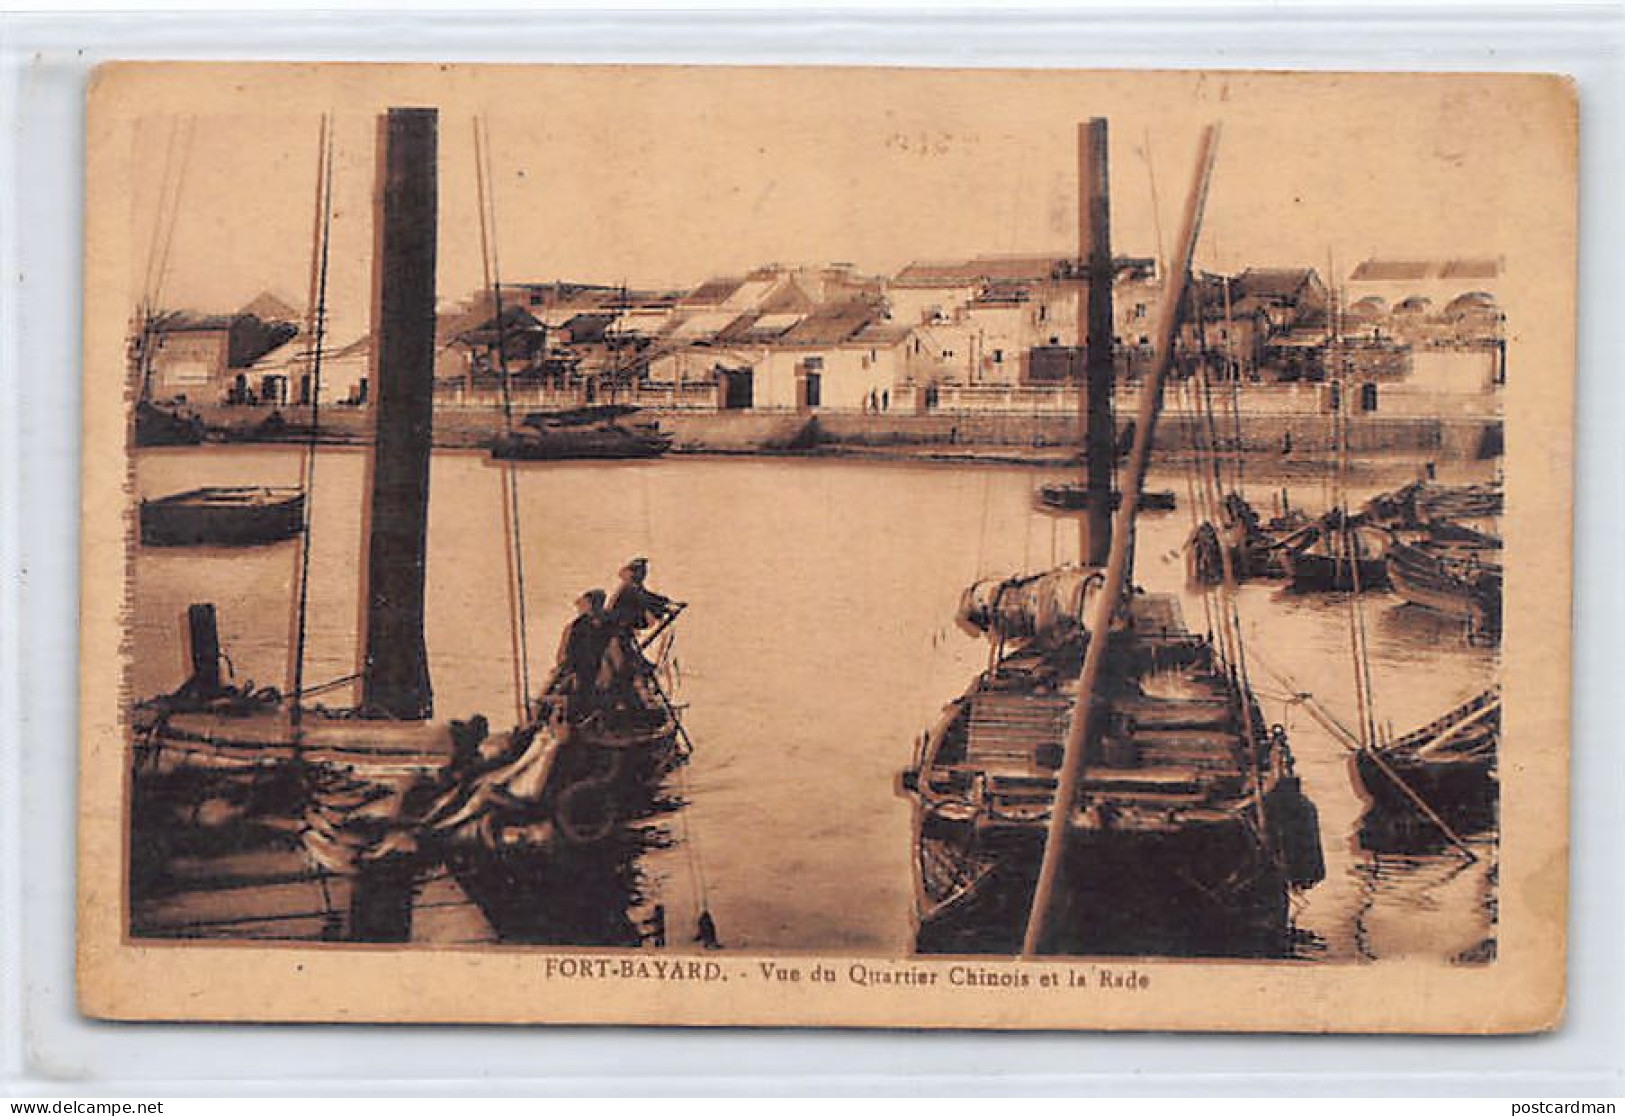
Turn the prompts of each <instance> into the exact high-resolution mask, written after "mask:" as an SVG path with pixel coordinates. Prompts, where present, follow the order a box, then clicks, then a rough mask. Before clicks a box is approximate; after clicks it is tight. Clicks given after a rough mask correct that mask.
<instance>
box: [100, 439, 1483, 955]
mask: <svg viewBox="0 0 1625 1116" xmlns="http://www.w3.org/2000/svg"><path fill="white" fill-rule="evenodd" d="M299 466H300V451H299V450H298V449H297V448H295V447H286V446H282V447H249V446H243V447H209V448H205V449H177V450H146V451H142V452H141V453H139V454H137V455H136V458H135V471H134V485H135V490H136V494H137V495H138V496H141V497H148V498H150V497H156V496H160V495H166V494H169V493H172V492H176V491H179V490H183V489H187V488H193V487H197V486H200V485H205V484H265V485H292V484H294V483H296V481H297V478H298V475H299ZM1359 475H1360V486H1361V490H1360V491H1357V492H1356V496H1357V497H1358V496H1360V495H1363V494H1365V493H1369V492H1375V491H1379V490H1384V489H1388V488H1393V487H1397V486H1398V485H1400V484H1403V483H1405V482H1406V481H1408V480H1411V479H1413V478H1414V475H1415V471H1414V465H1407V466H1392V467H1389V468H1387V469H1386V471H1385V470H1384V469H1382V468H1378V469H1375V470H1366V471H1364V472H1362V473H1361V474H1359ZM1057 479H1062V477H1061V475H1060V474H1059V473H1057V472H1056V471H1054V470H1048V471H1046V470H1042V469H1036V468H1030V467H993V466H964V465H960V466H944V465H933V464H909V463H896V462H878V461H851V460H818V459H789V458H735V459H721V458H667V459H664V460H659V461H652V462H625V463H587V462H581V463H575V462H563V463H547V464H543V463H535V464H525V465H521V466H519V467H518V468H517V483H518V490H519V505H520V528H521V534H520V539H521V542H522V546H523V551H524V572H525V590H526V605H527V614H528V621H529V622H528V640H527V643H528V652H529V659H530V673H531V676H532V679H531V687H532V689H533V690H534V689H535V688H536V687H537V686H539V684H540V683H541V681H542V680H543V679H544V678H545V677H546V674H547V672H548V671H549V670H550V669H551V667H552V663H553V660H554V657H555V655H556V652H557V647H558V642H559V635H560V633H561V631H562V630H563V628H564V625H565V624H566V622H567V621H568V619H569V618H570V617H571V616H572V615H573V614H574V613H573V606H572V602H573V601H574V600H575V598H576V597H577V596H578V595H579V594H581V593H582V592H583V591H584V590H586V589H589V588H593V587H601V588H604V589H606V590H610V591H613V589H614V586H615V581H616V571H617V570H618V568H619V567H620V566H621V565H622V564H623V563H624V562H625V561H626V560H627V559H628V558H630V557H632V556H633V555H637V554H642V555H646V556H647V557H648V558H649V559H650V564H651V572H650V584H651V585H652V586H653V587H654V588H655V589H657V590H658V591H660V592H663V593H665V594H668V595H670V596H672V597H674V598H676V599H678V600H682V601H685V602H687V603H688V609H687V611H686V612H685V613H684V615H683V617H682V619H681V621H680V622H679V623H678V624H677V625H676V628H675V633H676V634H675V637H674V641H673V644H672V647H671V648H670V653H669V659H668V663H667V672H668V675H669V678H670V680H671V682H672V685H673V689H674V696H675V697H676V699H677V700H678V701H679V702H680V703H681V704H682V705H683V706H684V707H685V713H684V717H685V723H686V725H687V728H688V731H689V734H690V735H691V736H692V738H693V740H694V743H695V753H694V756H693V761H692V763H691V765H690V766H689V767H688V768H687V769H686V770H685V771H684V772H683V774H682V777H681V782H680V783H679V784H678V785H677V786H676V788H675V789H676V790H677V791H678V793H680V794H681V795H682V797H683V798H684V799H685V800H686V801H687V806H686V808H685V809H684V810H682V811H681V812H680V813H679V814H677V815H674V816H672V817H670V818H669V819H668V821H667V824H668V825H669V827H670V828H671V831H672V834H673V836H674V837H675V838H676V840H675V841H674V843H673V846H672V847H671V848H669V849H665V850H660V851H657V852H655V853H653V854H651V855H650V856H649V857H648V858H647V863H646V865H645V869H646V874H647V877H648V880H649V884H650V888H651V891H652V896H651V898H652V899H653V900H654V901H658V902H660V903H663V904H664V905H665V907H666V910H667V915H668V920H669V923H670V925H671V926H672V947H673V948H695V947H694V946H693V945H692V943H691V942H689V941H688V939H689V937H690V935H691V931H688V930H687V928H689V927H692V926H693V924H694V919H695V917H696V915H697V913H698V911H699V909H700V908H701V906H702V905H704V906H707V907H708V908H709V910H710V911H711V914H712V916H713V918H714V920H715V923H716V926H717V929H718V932H719V935H720V939H721V943H722V945H723V946H724V947H725V948H728V949H748V950H758V951H773V952H779V953H793V952H818V953H827V954H848V953H850V954H883V955H894V956H895V955H898V954H901V953H905V952H906V951H907V950H908V949H909V947H910V943H911V940H912V925H911V921H910V919H911V910H912V903H913V898H912V891H913V882H912V869H911V856H912V844H911V842H912V832H911V822H912V817H911V812H910V805H909V802H908V801H907V800H906V799H905V798H904V797H902V796H901V795H900V794H899V793H898V791H897V787H896V777H897V774H898V772H899V771H900V770H901V769H902V768H903V767H905V766H906V765H907V764H908V763H909V761H910V759H911V757H912V754H913V749H914V744H915V740H916V739H917V738H918V736H919V734H920V733H921V732H922V731H923V730H925V729H926V728H928V727H929V726H930V725H931V724H932V723H933V722H934V721H935V720H936V718H937V716H938V715H939V712H940V710H941V708H942V706H943V705H944V704H945V703H947V702H949V701H950V700H952V699H953V698H954V697H956V696H957V695H958V694H959V693H961V692H962V691H963V690H964V689H965V688H966V686H967V685H968V684H969V683H970V682H971V680H972V679H973V678H974V677H975V676H976V674H977V673H978V672H979V671H981V670H982V669H984V668H985V667H986V665H987V660H988V646H987V644H986V643H985V642H984V641H981V640H977V639H973V638H971V637H970V636H969V635H967V634H966V633H965V632H963V631H962V630H960V629H959V628H958V627H957V626H956V625H955V623H954V613H955V609H956V607H957V605H958V601H959V596H960V593H961V591H962V590H963V589H964V587H965V586H966V585H967V584H969V583H970V582H971V581H973V580H975V579H977V578H981V577H988V576H1005V575H1008V574H1011V573H1016V572H1021V571H1032V570H1038V569H1042V568H1046V567H1048V566H1050V565H1052V564H1055V563H1057V562H1063V561H1069V560H1072V559H1074V558H1075V556H1076V553H1077V542H1078V540H1077V526H1076V523H1075V521H1074V520H1071V519H1065V518H1058V517H1055V516H1051V515H1047V514H1044V513H1041V512H1039V511H1037V510H1035V509H1034V502H1033V495H1034V492H1035V490H1036V489H1037V487H1038V486H1039V485H1040V484H1042V483H1045V482H1047V481H1051V480H1057ZM1441 479H1458V478H1455V477H1450V478H1444V477H1441ZM1462 479H1467V478H1462ZM1471 479H1482V478H1481V477H1474V478H1471ZM365 481H366V456H365V454H364V452H363V451H360V450H354V449H346V448H341V447H333V448H329V449H324V450H322V451H321V452H320V454H319V457H318V461H317V465H316V485H315V490H314V498H313V505H312V506H313V513H312V514H313V517H314V519H313V524H314V525H313V547H314V549H313V556H312V578H311V583H310V590H309V591H310V610H309V652H308V654H307V662H306V668H305V678H306V681H307V685H314V684H319V683H320V682H322V681H324V680H327V679H338V678H342V677H344V676H347V675H350V674H352V673H353V672H354V671H355V670H356V668H357V638H356V632H357V628H358V622H359V616H360V611H359V595H358V590H359V582H360V578H361V570H362V568H363V566H364V564H365V546H364V534H363V532H364V525H363V522H362V516H361V511H360V509H361V508H362V506H363V503H364V484H365ZM1254 484H1256V485H1257V488H1256V489H1254V488H1253V487H1252V486H1253V485H1254ZM1288 486H1289V487H1290V489H1291V495H1292V498H1293V500H1294V502H1296V503H1300V504H1301V505H1302V506H1304V507H1305V508H1307V509H1309V510H1311V511H1313V510H1316V509H1317V507H1318V506H1324V500H1325V498H1326V493H1325V492H1324V490H1323V485H1322V482H1320V481H1318V480H1307V481H1306V480H1304V479H1302V478H1301V477H1300V478H1298V479H1295V480H1292V481H1287V480H1282V479H1275V480H1271V479H1270V478H1269V477H1268V476H1262V475H1261V476H1259V477H1257V478H1254V477H1251V476H1250V477H1249V488H1250V492H1251V493H1252V498H1253V499H1254V501H1255V503H1260V504H1262V505H1264V506H1266V507H1267V505H1268V503H1269V500H1270V497H1269V496H1268V495H1267V493H1270V492H1272V491H1273V492H1279V490H1280V489H1281V488H1282V487H1288ZM1151 487H1165V488H1173V489H1174V490H1175V491H1176V493H1177V494H1178V496H1179V498H1180V501H1181V506H1180V508H1179V510H1178V511H1175V512H1173V513H1168V514H1163V515H1145V516H1142V517H1141V519H1140V528H1139V536H1138V540H1137V547H1136V552H1137V554H1136V582H1137V583H1138V584H1139V585H1141V586H1142V587H1144V588H1146V589H1148V590H1151V591H1158V592H1176V593H1178V594H1180V596H1181V597H1182V600H1183V608H1184V611H1185V618H1186V622H1187V623H1188V624H1189V626H1190V627H1191V628H1192V629H1193V630H1196V631H1202V630H1204V628H1205V625H1206V621H1205V619H1204V605H1203V599H1202V597H1201V595H1200V594H1197V593H1195V592H1193V591H1190V590H1188V589H1187V588H1186V586H1185V557H1184V554H1183V551H1182V544H1183V542H1184V540H1185V538H1186V536H1187V535H1188V534H1189V532H1190V529H1191V520H1190V516H1189V512H1188V509H1187V507H1186V503H1187V501H1186V480H1185V477H1184V475H1183V474H1181V473H1178V472H1168V473H1167V474H1165V475H1160V476H1153V478H1152V483H1151ZM503 507H504V494H503V467H502V466H500V465H498V464H495V463H493V462H490V461H489V460H487V459H486V458H485V457H484V456H483V455H481V454H478V453H473V452H449V451H448V452H438V453H436V455H435V457H434V462H433V475H432V497H431V506H430V517H429V573H428V578H429V589H428V617H427V640H428V647H429V658H430V665H431V670H432V673H433V680H434V693H435V712H436V716H437V717H466V716H469V715H471V714H473V713H476V712H482V713H484V714H485V715H486V716H487V717H489V718H490V720H491V722H492V723H493V725H498V726H501V725H506V724H509V723H511V722H512V721H513V719H514V717H515V715H516V704H517V703H516V697H515V695H516V688H517V687H516V682H515V670H514V667H513V662H514V654H513V640H512V639H511V636H510V631H511V628H510V621H509V617H510V615H511V603H510V599H509V592H508V584H509V577H508V556H509V544H508V541H507V538H506V536H505V534H504V528H503V523H504V519H503ZM297 560H298V546H297V544H296V543H292V542H288V543H282V544H279V545H275V546H269V547H258V548H249V549H241V550H219V549H184V548H175V549H158V548H138V549H137V550H136V551H135V559H134V570H133V576H132V583H131V608H132V617H131V622H130V632H131V639H132V644H131V656H132V658H131V671H130V679H129V686H130V690H129V692H130V694H131V696H132V697H134V698H139V697H145V696H150V695H153V694H157V693H160V692H164V691H168V690H170V689H173V688H174V687H175V686H177V685H178V684H179V683H180V682H181V681H182V680H183V678H184V676H185V674H186V651H185V641H184V630H185V610H186V606H187V605H188V604H190V603H192V602H194V601H211V602H213V603H215V604H216V606H217V607H218V609H219V617H220V634H221V641H222V646H223V648H224V651H225V653H226V654H227V655H228V656H229V660H230V666H231V670H232V672H233V676H234V678H235V680H236V681H237V682H238V683H239V684H240V683H243V682H245V681H248V680H252V681H253V682H254V683H255V684H256V685H274V686H277V687H286V685H287V679H288V677H289V675H290V669H289V660H288V651H289V643H290V640H289V633H290V632H291V630H292V617H293V596H294V594H293V585H294V575H295V567H296V563H297ZM1238 607H1239V611H1240V614H1241V620H1242V627H1243V631H1244V633H1245V636H1246V645H1247V653H1248V656H1249V663H1250V667H1251V678H1252V682H1253V685H1254V688H1255V690H1256V691H1257V693H1258V695H1259V698H1260V702H1261V704H1262V706H1263V709H1264V713H1265V716H1266V717H1267V718H1268V719H1269V720H1270V721H1271V722H1272V723H1280V724H1282V725H1284V726H1285V727H1286V729H1287V731H1288V733H1289V735H1290V738H1291V743H1292V748H1293V752H1294V754H1295V756H1296V759H1297V765H1298V772H1299V774H1300V775H1301V776H1302V777H1303V781H1304V786H1305V789H1306V790H1307V792H1308V793H1309V795H1310V797H1311V798H1312V799H1313V800H1314V802H1315V804H1316V806H1317V807H1318V809H1319V813H1320V823H1321V831H1322V841H1323V844H1324V847H1325V852H1326V861H1327V878H1326V880H1325V881H1324V882H1323V883H1321V884H1320V885H1318V886H1317V887H1315V888H1314V889H1312V890H1310V891H1308V892H1307V893H1305V894H1304V895H1303V896H1301V897H1300V898H1299V899H1298V900H1297V901H1296V902H1295V910H1294V921H1295V925H1296V927H1297V931H1298V933H1297V935H1296V946H1295V954H1296V956H1298V957H1300V958H1302V959H1304V960H1305V961H1308V962H1328V963H1350V962H1359V961H1367V960H1376V959H1381V958H1388V957H1407V958H1428V959H1433V960H1436V961H1438V962H1440V963H1468V962H1472V961H1477V960H1484V959H1487V958H1488V957H1490V956H1492V955H1493V943H1494V936H1495V929H1494V915H1493V912H1494V906H1495V904H1494V880H1495V864H1496V853H1495V846H1494V841H1493V835H1479V836H1478V837H1476V838H1474V842H1475V845H1476V851H1477V852H1478V853H1479V855H1478V858H1477V860H1476V861H1469V860H1468V859H1467V858H1466V857H1464V856H1462V855H1461V854H1460V853H1459V852H1457V851H1454V850H1452V849H1451V848H1449V847H1448V846H1443V847H1437V848H1425V849H1420V850H1419V849H1417V848H1416V847H1414V846H1411V847H1408V848H1407V850H1406V851H1403V852H1383V853H1378V852H1373V851H1370V850H1368V849H1366V848H1363V847H1362V845H1361V843H1360V840H1359V831H1360V825H1361V816H1362V813H1363V811H1364V809H1365V803H1364V801H1363V799H1362V798H1361V796H1360V793H1359V792H1358V790H1357V789H1356V784H1355V782H1354V779H1353V775H1352V772H1351V769H1350V764H1349V757H1348V753H1347V752H1346V751H1345V749H1344V748H1343V747H1342V746H1341V745H1340V744H1339V743H1338V742H1337V741H1336V740H1335V739H1333V738H1332V737H1331V736H1330V735H1329V734H1328V733H1327V732H1325V731H1324V730H1323V729H1322V728H1321V727H1320V726H1319V725H1318V724H1317V723H1316V722H1315V720H1314V719H1312V718H1311V717H1310V715H1309V714H1308V712H1307V711H1306V710H1305V708H1304V706H1303V704H1302V703H1301V701H1300V700H1299V699H1298V698H1297V697H1296V696H1295V695H1297V694H1301V693H1303V692H1310V693H1313V694H1314V695H1315V696H1316V698H1318V699H1319V701H1320V702H1321V704H1323V705H1324V706H1326V707H1327V708H1329V709H1330V710H1332V711H1333V712H1334V713H1336V714H1337V715H1338V716H1339V717H1340V718H1341V719H1343V720H1344V721H1345V722H1346V723H1350V724H1353V723H1354V722H1355V697H1354V669H1353V665H1352V660H1351V651H1350V636H1349V631H1350V622H1351V610H1350V606H1349V602H1348V599H1347V598H1346V597H1344V596H1340V595H1325V596H1309V595H1296V594H1293V593H1290V592H1288V591H1286V590H1284V589H1283V588H1282V587H1281V586H1280V585H1279V584H1278V583H1270V582H1259V583H1254V584H1250V585H1247V586H1244V587H1243V588H1242V589H1241V591H1240V594H1239V600H1238ZM1363 609H1364V617H1365V622H1366V625H1367V629H1368V638H1369V644H1370V652H1371V667H1372V672H1373V682H1374V685H1373V689H1374V694H1375V701H1376V709H1377V719H1378V722H1379V724H1381V725H1383V726H1389V725H1391V726H1392V730H1393V732H1394V733H1396V734H1398V733H1403V732H1405V731H1407V730H1408V729H1409V728H1411V727H1414V726H1416V725H1419V724H1422V723H1424V722H1426V721H1429V720H1431V719H1433V718H1434V717H1436V716H1438V715H1439V714H1441V713H1443V712H1444V711H1445V710H1446V709H1448V708H1450V707H1451V706H1453V705H1454V704H1456V703H1458V702H1460V701H1462V700H1464V699H1466V698H1468V697H1470V696H1472V695H1473V694H1475V693H1477V692H1479V691H1480V690H1482V689H1483V688H1484V687H1485V686H1487V685H1488V684H1489V683H1490V682H1492V681H1493V680H1494V678H1495V673H1496V666H1497V657H1496V652H1495V649H1494V648H1493V647H1486V646H1480V645H1476V644H1474V643H1473V642H1472V641H1470V640H1469V639H1468V638H1467V637H1466V634H1465V632H1464V631H1463V630H1462V629H1461V627H1460V625H1458V624H1455V623H1453V622H1450V621H1446V620H1443V619H1440V618H1437V617H1434V616H1433V615H1432V614H1430V613H1427V612H1425V611H1422V610H1419V609H1417V608H1415V607H1414V606H1409V605H1404V604H1402V603H1401V602H1400V601H1399V600H1398V598H1397V597H1394V596H1392V595H1391V594H1387V593H1371V594H1368V595H1367V596H1366V598H1365V603H1364V606H1363ZM349 698H350V694H349V690H348V689H347V688H342V687H341V688H338V689H336V690H334V691H333V692H331V693H329V694H327V695H324V697H323V698H321V699H319V700H324V701H327V702H329V703H330V704H334V705H343V704H346V703H347V702H348V701H349ZM702 896H703V901H702Z"/></svg>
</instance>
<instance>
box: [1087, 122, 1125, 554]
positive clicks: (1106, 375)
mask: <svg viewBox="0 0 1625 1116" xmlns="http://www.w3.org/2000/svg"><path fill="white" fill-rule="evenodd" d="M1078 260H1079V261H1080V263H1081V264H1082V265H1083V267H1084V269H1085V274H1086V275H1087V278H1088V288H1087V293H1086V294H1085V296H1084V298H1083V299H1082V300H1081V301H1082V303H1083V305H1080V306H1079V307H1078V328H1079V330H1080V331H1081V332H1083V333H1084V339H1083V341H1084V344H1083V348H1084V379H1085V381H1086V390H1083V391H1080V392H1079V393H1078V409H1079V412H1080V414H1079V416H1078V420H1079V425H1080V426H1081V427H1082V428H1083V442H1084V457H1085V459H1086V461H1087V464H1086V465H1085V467H1084V479H1085V482H1086V484H1087V486H1088V493H1089V496H1088V504H1087V510H1086V511H1085V512H1084V518H1083V538H1082V540H1081V548H1080V550H1079V555H1080V556H1081V558H1082V560H1083V562H1084V563H1085V564H1087V565H1091V566H1104V565H1105V564H1106V558H1107V556H1108V555H1109V554H1110V553H1111V548H1112V521H1111V515H1112V510H1111V499H1112V466H1113V462H1114V460H1115V458H1116V455H1117V423H1116V421H1115V419H1114V418H1113V416H1112V383H1113V380H1114V378H1115V376H1116V369H1115V368H1114V366H1113V362H1112V281H1113V279H1114V278H1115V276H1114V275H1113V267H1112V217H1111V181H1110V172H1109V169H1108V165H1107V158H1106V121H1105V120H1104V119H1103V118H1101V117H1095V118H1094V119H1092V120H1089V121H1087V122H1085V123H1081V124H1079V125H1078Z"/></svg>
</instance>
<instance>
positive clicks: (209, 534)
mask: <svg viewBox="0 0 1625 1116" xmlns="http://www.w3.org/2000/svg"><path fill="white" fill-rule="evenodd" d="M140 521H141V544H142V545H143V546H260V545H263V544H265V543H274V542H282V541H283V540H285V539H291V538H294V537H296V536H297V535H298V534H299V532H300V531H301V530H303V528H304V523H305V494H304V493H303V492H301V491H300V490H299V489H297V488H267V487H264V486H238V487H218V488H194V489H191V490H190V491H187V492H177V493H175V494H173V495H171V496H161V497H159V498H158V499H155V500H142V501H141V512H140Z"/></svg>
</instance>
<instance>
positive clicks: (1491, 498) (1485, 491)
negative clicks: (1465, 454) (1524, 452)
mask: <svg viewBox="0 0 1625 1116" xmlns="http://www.w3.org/2000/svg"><path fill="white" fill-rule="evenodd" d="M1503 502H1504V497H1503V493H1502V489H1501V486H1500V485H1499V484H1440V483H1438V482H1436V481H1425V480H1424V481H1413V482H1411V483H1410V484H1407V485H1405V486H1404V487H1403V488H1400V489H1396V490H1395V491H1393V492H1387V493H1383V494H1382V495H1380V496H1373V497H1372V498H1371V499H1370V500H1368V501H1367V502H1366V504H1365V507H1364V508H1363V509H1362V511H1363V512H1364V514H1365V516H1366V518H1368V519H1370V520H1371V521H1372V522H1376V523H1383V524H1385V525H1386V526H1389V527H1395V528H1409V529H1418V528H1425V527H1427V526H1428V525H1429V524H1432V523H1438V522H1441V521H1450V522H1454V521H1459V520H1463V519H1493V518H1494V517H1496V516H1498V515H1500V514H1501V507H1502V504H1503Z"/></svg>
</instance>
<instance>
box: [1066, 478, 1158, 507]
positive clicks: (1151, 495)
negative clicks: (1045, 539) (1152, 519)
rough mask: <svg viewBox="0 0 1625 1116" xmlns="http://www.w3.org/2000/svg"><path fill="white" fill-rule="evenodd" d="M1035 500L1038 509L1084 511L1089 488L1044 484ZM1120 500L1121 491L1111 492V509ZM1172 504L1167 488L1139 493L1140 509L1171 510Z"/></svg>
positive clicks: (1116, 505) (1118, 503)
mask: <svg viewBox="0 0 1625 1116" xmlns="http://www.w3.org/2000/svg"><path fill="white" fill-rule="evenodd" d="M1036 502H1037V505H1038V508H1039V510H1040V511H1084V510H1087V509H1088V507H1089V490H1088V488H1086V487H1085V486H1083V485H1081V484H1070V483H1066V482H1061V483H1057V484H1046V485H1043V486H1041V487H1040V488H1039V490H1038V497H1037V501H1036ZM1122 502H1123V494H1122V493H1121V492H1114V493H1112V499H1111V506H1112V510H1113V511H1116V510H1117V508H1118V506H1119V505H1120V504H1122ZM1174 506H1175V499H1174V494H1173V492H1171V491H1169V490H1167V489H1161V490H1153V491H1150V492H1142V493H1140V505H1139V510H1140V511H1173V510H1174Z"/></svg>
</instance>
